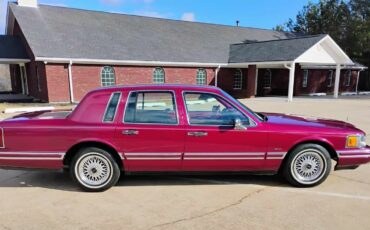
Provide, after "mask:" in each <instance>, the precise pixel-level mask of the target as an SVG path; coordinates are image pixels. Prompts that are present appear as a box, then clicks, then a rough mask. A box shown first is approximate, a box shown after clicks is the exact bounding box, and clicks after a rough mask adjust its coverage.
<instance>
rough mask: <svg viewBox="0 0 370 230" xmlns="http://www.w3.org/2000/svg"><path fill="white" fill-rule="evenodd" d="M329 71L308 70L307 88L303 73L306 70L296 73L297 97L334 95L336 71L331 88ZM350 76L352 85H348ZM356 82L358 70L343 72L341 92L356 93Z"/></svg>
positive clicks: (341, 74)
mask: <svg viewBox="0 0 370 230" xmlns="http://www.w3.org/2000/svg"><path fill="white" fill-rule="evenodd" d="M329 71H330V70H328V69H308V81H307V87H303V84H302V83H303V72H304V70H302V69H299V70H298V72H297V73H296V78H295V95H307V94H310V93H326V94H333V93H334V85H335V70H332V71H333V77H332V83H331V86H328V81H329V80H328V75H329ZM347 74H350V78H351V80H350V84H349V85H348V86H347V85H346V76H347ZM356 81H357V71H356V70H346V69H344V70H341V72H340V81H339V92H340V93H342V92H355V91H356Z"/></svg>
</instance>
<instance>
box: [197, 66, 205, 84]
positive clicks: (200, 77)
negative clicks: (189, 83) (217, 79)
mask: <svg viewBox="0 0 370 230" xmlns="http://www.w3.org/2000/svg"><path fill="white" fill-rule="evenodd" d="M196 83H197V85H207V71H206V70H205V69H201V68H200V69H198V70H197V76H196Z"/></svg>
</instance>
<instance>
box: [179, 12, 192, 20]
mask: <svg viewBox="0 0 370 230" xmlns="http://www.w3.org/2000/svg"><path fill="white" fill-rule="evenodd" d="M181 20H183V21H189V22H194V21H195V14H194V13H191V12H186V13H183V14H182V16H181Z"/></svg>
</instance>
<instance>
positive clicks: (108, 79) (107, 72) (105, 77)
mask: <svg viewBox="0 0 370 230" xmlns="http://www.w3.org/2000/svg"><path fill="white" fill-rule="evenodd" d="M115 84H116V77H115V75H114V69H113V67H111V66H104V67H103V69H102V70H101V85H102V86H111V85H115Z"/></svg>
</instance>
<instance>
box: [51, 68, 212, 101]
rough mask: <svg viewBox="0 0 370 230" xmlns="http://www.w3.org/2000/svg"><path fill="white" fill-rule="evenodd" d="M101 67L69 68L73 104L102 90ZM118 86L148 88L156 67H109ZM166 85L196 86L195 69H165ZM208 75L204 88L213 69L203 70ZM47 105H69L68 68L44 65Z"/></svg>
mask: <svg viewBox="0 0 370 230" xmlns="http://www.w3.org/2000/svg"><path fill="white" fill-rule="evenodd" d="M103 67H104V65H72V80H73V94H74V100H75V101H80V100H81V99H82V98H83V96H84V95H85V94H86V93H87V92H89V91H90V90H93V89H95V88H98V87H101V70H102V68H103ZM112 67H113V69H114V72H115V78H116V84H117V85H132V84H151V83H152V82H153V80H152V78H153V70H154V68H155V67H141V66H112ZM163 69H164V72H165V82H166V83H174V84H196V74H197V70H198V68H184V67H164V68H163ZM204 69H205V70H206V72H207V84H208V85H213V84H214V74H215V69H214V68H204ZM45 74H46V84H47V88H48V101H50V102H68V101H69V100H70V95H69V79H68V65H65V64H49V63H48V64H47V65H46V67H45Z"/></svg>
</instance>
